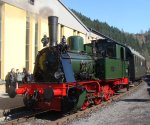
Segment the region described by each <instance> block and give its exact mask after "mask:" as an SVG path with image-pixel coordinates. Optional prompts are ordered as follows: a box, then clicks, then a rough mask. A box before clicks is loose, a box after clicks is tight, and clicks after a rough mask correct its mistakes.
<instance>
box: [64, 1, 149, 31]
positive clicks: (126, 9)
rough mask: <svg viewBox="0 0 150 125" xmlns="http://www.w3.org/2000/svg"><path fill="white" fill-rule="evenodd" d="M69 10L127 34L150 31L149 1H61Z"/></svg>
mask: <svg viewBox="0 0 150 125" xmlns="http://www.w3.org/2000/svg"><path fill="white" fill-rule="evenodd" d="M62 2H63V3H64V4H65V5H66V6H67V7H68V8H71V9H74V10H76V11H77V12H81V13H82V14H83V15H85V16H87V17H90V18H91V19H92V20H93V19H98V20H99V21H101V22H106V23H107V24H109V25H110V26H114V27H117V28H119V29H120V30H123V31H125V32H129V33H141V32H145V31H146V30H149V29H150V0H62Z"/></svg>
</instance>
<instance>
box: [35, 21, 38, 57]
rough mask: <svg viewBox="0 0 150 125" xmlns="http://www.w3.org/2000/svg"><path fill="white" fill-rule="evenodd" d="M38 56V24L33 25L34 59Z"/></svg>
mask: <svg viewBox="0 0 150 125" xmlns="http://www.w3.org/2000/svg"><path fill="white" fill-rule="evenodd" d="M37 54H38V22H36V23H35V57H36V56H37Z"/></svg>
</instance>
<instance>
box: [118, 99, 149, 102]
mask: <svg viewBox="0 0 150 125" xmlns="http://www.w3.org/2000/svg"><path fill="white" fill-rule="evenodd" d="M121 101H125V102H150V99H123V100H121Z"/></svg>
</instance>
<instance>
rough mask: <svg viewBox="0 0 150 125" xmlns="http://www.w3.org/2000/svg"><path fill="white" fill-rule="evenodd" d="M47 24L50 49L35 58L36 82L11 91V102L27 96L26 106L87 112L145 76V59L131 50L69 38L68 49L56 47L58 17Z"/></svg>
mask: <svg viewBox="0 0 150 125" xmlns="http://www.w3.org/2000/svg"><path fill="white" fill-rule="evenodd" d="M48 23H49V38H46V40H49V42H50V45H49V47H46V48H44V49H42V50H41V51H39V53H38V55H37V57H36V61H35V67H34V72H33V76H34V82H32V83H26V84H22V85H20V86H19V88H18V89H16V90H15V89H14V88H13V87H10V88H9V95H10V97H11V98H14V97H15V96H16V94H19V95H20V94H21V95H23V96H24V99H23V101H24V104H25V106H27V107H29V108H34V109H45V110H55V111H63V112H68V111H72V110H80V109H81V110H85V109H86V108H87V107H88V106H90V105H92V104H95V105H97V104H100V103H101V101H103V100H105V101H107V100H109V98H110V97H111V96H112V95H114V93H115V92H116V91H118V90H119V89H121V88H123V87H127V88H128V86H129V83H130V81H135V80H137V79H140V78H141V77H142V76H143V75H144V74H145V71H146V68H145V67H146V63H145V62H146V61H145V58H144V57H143V56H141V55H140V54H139V53H137V52H135V51H134V50H132V49H131V48H129V47H127V46H125V45H123V44H120V43H118V42H115V41H113V40H111V39H98V40H93V41H91V43H89V44H83V43H84V42H83V38H82V37H80V36H70V37H69V38H68V44H67V45H66V44H61V43H60V44H57V27H58V17H55V16H50V17H48ZM137 61H138V62H137ZM137 67H138V68H137Z"/></svg>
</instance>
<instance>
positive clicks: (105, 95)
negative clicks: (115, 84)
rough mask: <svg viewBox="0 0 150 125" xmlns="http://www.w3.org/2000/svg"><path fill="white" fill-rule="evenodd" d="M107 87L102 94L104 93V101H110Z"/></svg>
mask: <svg viewBox="0 0 150 125" xmlns="http://www.w3.org/2000/svg"><path fill="white" fill-rule="evenodd" d="M109 89H110V88H109V86H104V89H103V92H104V100H105V101H108V100H109V99H110V90H109Z"/></svg>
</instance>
